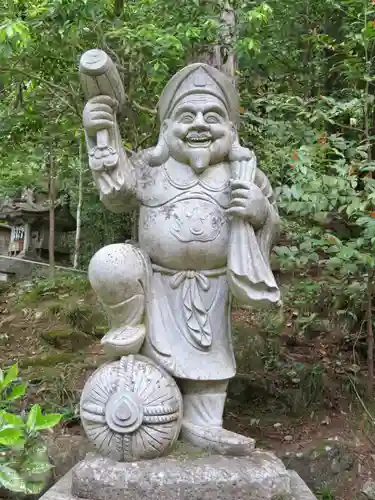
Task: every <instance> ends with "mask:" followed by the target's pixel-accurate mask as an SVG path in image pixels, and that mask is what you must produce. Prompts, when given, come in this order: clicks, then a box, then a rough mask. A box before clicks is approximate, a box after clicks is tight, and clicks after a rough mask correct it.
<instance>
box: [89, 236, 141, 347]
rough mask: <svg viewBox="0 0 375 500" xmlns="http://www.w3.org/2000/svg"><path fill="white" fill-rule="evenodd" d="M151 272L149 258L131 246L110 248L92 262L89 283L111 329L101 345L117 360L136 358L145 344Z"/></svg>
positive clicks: (98, 253)
mask: <svg viewBox="0 0 375 500" xmlns="http://www.w3.org/2000/svg"><path fill="white" fill-rule="evenodd" d="M150 272H151V268H150V264H149V261H148V257H147V255H146V254H145V253H144V252H142V251H141V250H140V249H139V248H137V247H135V246H133V245H131V244H127V243H120V244H114V245H108V246H106V247H104V248H102V249H100V250H99V251H98V252H97V253H96V254H95V255H94V257H93V258H92V259H91V262H90V265H89V279H90V282H91V285H92V287H93V289H94V290H95V292H96V294H97V296H98V298H99V301H100V302H101V304H102V305H103V307H104V309H105V311H106V313H107V315H108V319H109V322H110V327H111V328H110V330H109V331H108V333H107V334H106V335H105V336H104V337H103V338H102V341H101V342H102V345H103V347H104V349H105V350H106V352H108V353H109V354H110V355H111V356H113V357H121V356H126V355H128V354H136V353H138V352H139V350H140V348H141V346H142V344H143V342H144V339H145V336H146V328H145V325H144V316H145V300H146V298H145V295H146V289H147V286H148V280H149V277H150Z"/></svg>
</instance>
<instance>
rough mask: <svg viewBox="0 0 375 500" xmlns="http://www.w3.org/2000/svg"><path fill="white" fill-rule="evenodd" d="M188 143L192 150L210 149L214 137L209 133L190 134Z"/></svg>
mask: <svg viewBox="0 0 375 500" xmlns="http://www.w3.org/2000/svg"><path fill="white" fill-rule="evenodd" d="M186 142H187V143H188V145H189V146H190V147H192V148H208V147H209V145H210V144H211V142H212V136H211V134H210V133H209V132H200V133H199V132H189V133H188V134H187V136H186Z"/></svg>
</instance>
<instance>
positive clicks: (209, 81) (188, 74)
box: [158, 63, 239, 125]
mask: <svg viewBox="0 0 375 500" xmlns="http://www.w3.org/2000/svg"><path fill="white" fill-rule="evenodd" d="M190 94H210V95H213V96H215V97H216V98H218V99H220V100H221V101H222V103H223V104H224V106H225V108H226V110H227V112H228V115H229V117H230V120H231V121H232V122H233V123H234V124H236V125H237V124H238V120H239V112H238V107H239V95H238V92H237V90H236V88H235V86H234V85H233V83H232V81H231V80H230V78H229V77H228V76H227V75H225V74H224V73H222V72H221V71H219V70H217V69H216V68H214V67H212V66H209V65H208V64H203V63H195V64H190V65H189V66H186V67H185V68H183V69H182V70H181V71H179V72H178V73H176V74H175V75H174V76H173V77H172V78H171V79H170V80H169V82H168V83H167V85H166V86H165V88H164V90H163V92H162V94H161V96H160V99H159V103H158V110H159V117H160V121H161V122H163V121H164V120H165V119H166V118H168V117H169V116H170V114H171V112H172V111H173V109H174V107H175V106H176V104H177V103H178V102H179V101H181V99H183V98H184V97H186V96H187V95H190Z"/></svg>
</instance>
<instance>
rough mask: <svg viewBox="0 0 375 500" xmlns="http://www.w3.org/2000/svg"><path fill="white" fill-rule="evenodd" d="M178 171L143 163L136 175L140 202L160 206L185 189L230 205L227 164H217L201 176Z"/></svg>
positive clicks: (222, 205) (150, 205) (224, 204)
mask: <svg viewBox="0 0 375 500" xmlns="http://www.w3.org/2000/svg"><path fill="white" fill-rule="evenodd" d="M186 173H187V172H186V171H185V172H181V175H180V176H179V175H178V172H177V173H176V174H174V175H171V174H170V172H169V171H168V168H167V167H165V166H164V165H163V166H161V167H148V166H146V167H144V168H142V169H140V170H139V171H138V175H137V178H138V179H137V197H138V200H139V201H140V203H141V205H143V206H147V207H157V206H161V205H164V204H165V203H168V202H170V201H172V200H173V199H174V198H176V197H177V196H179V195H182V194H183V193H185V194H186V196H187V197H188V196H189V193H201V194H206V195H207V196H208V197H209V198H212V200H215V201H216V202H217V203H218V205H220V206H221V207H223V208H228V206H229V202H230V186H229V179H230V170H229V166H227V165H220V166H215V167H212V168H211V169H209V170H208V171H207V172H204V174H202V175H201V176H199V177H198V176H196V175H195V174H190V175H189V176H187V175H186Z"/></svg>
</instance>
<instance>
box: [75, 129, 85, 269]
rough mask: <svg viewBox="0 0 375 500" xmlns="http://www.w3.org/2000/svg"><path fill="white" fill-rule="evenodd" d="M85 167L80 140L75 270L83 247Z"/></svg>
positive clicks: (81, 141)
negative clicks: (82, 219) (82, 217)
mask: <svg viewBox="0 0 375 500" xmlns="http://www.w3.org/2000/svg"><path fill="white" fill-rule="evenodd" d="M83 165H84V154H83V140H82V138H81V139H80V142H79V178H78V205H77V212H76V221H77V223H76V238H75V244H74V260H73V267H74V269H77V268H78V259H79V249H80V246H81V210H82V198H83Z"/></svg>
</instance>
